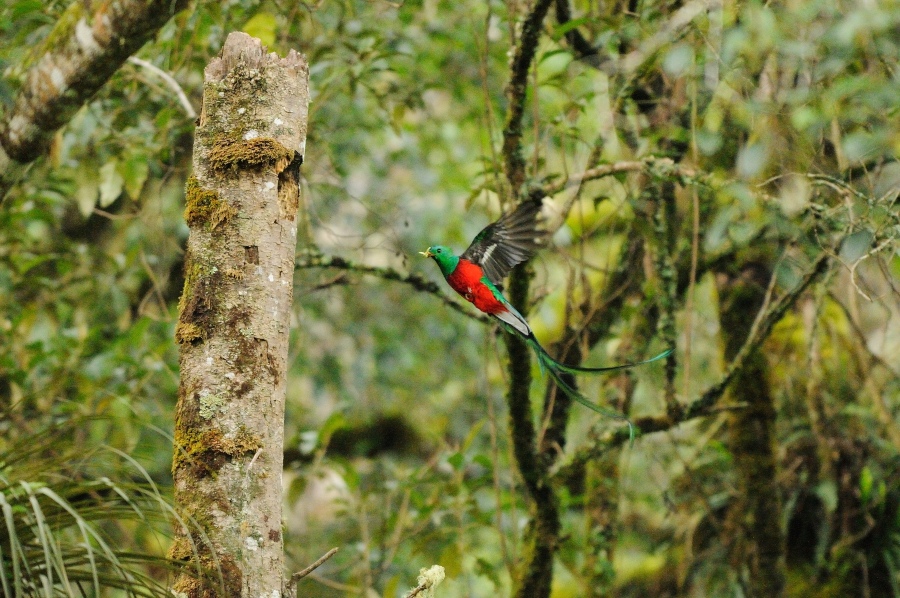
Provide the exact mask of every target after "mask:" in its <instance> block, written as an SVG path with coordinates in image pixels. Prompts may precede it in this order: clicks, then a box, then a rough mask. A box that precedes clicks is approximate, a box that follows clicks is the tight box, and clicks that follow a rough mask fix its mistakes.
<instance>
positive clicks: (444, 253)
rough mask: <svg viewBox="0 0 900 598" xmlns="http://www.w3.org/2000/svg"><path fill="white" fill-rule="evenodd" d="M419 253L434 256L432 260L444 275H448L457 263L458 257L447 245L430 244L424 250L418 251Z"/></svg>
mask: <svg viewBox="0 0 900 598" xmlns="http://www.w3.org/2000/svg"><path fill="white" fill-rule="evenodd" d="M419 253H421V254H422V255H424V256H425V257H430V258H434V261H436V262H437V265H438V267H439V268H440V269H441V273H442V274H443V275H444V276H449V275H450V274H451V273H452V272H453V271H454V270H455V269H456V265H457V264H458V263H459V257H458V256H456V255H454V254H453V250H452V249H450V248H449V247H444V246H443V245H432V246H431V247H429V248H428V249H426V250H425V251H420V252H419Z"/></svg>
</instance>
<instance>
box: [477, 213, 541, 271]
mask: <svg viewBox="0 0 900 598" xmlns="http://www.w3.org/2000/svg"><path fill="white" fill-rule="evenodd" d="M542 202H543V198H537V199H529V200H527V201H524V202H522V203H520V204H519V205H518V206H516V209H515V210H513V211H512V212H510V213H508V214H504V215H503V216H501V217H500V219H499V220H497V222H494V223H493V224H489V225H487V226H486V227H484V229H483V230H482V231H481V232H480V233H478V234H477V235H475V239H473V240H472V244H471V245H469V248H468V249H466V250H465V251H464V252H463V254H462V255H461V256H460V257H461V258H463V259H466V260H469V261H470V262H474V263H476V264H478V265H479V266H481V269H482V270H484V274H485V276H487V278H488V280H490V281H491V282H492V283H494V284H500V281H502V280H503V277H504V276H506V275H507V274H508V273H509V271H510V270H511V269H512V267H513V266H515V265H516V264H518V263H520V262H524V261H525V260H527V259H528V258H530V257H531V256H532V255H534V252H535V251H537V250H538V249H539V248H540V247H541V245H542V244H543V242H544V239H545V237H546V232H545V231H540V230H538V228H537V216H538V213H539V212H540V211H541V205H542Z"/></svg>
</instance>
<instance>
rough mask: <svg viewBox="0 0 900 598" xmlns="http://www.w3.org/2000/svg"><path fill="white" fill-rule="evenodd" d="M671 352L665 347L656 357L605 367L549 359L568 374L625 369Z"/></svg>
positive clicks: (651, 361) (649, 361)
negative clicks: (592, 366) (591, 366)
mask: <svg viewBox="0 0 900 598" xmlns="http://www.w3.org/2000/svg"><path fill="white" fill-rule="evenodd" d="M538 346H540V345H538ZM541 350H543V348H541ZM671 354H672V349H666V350H665V351H663V352H662V353H660V354H659V355H657V356H656V357H651V358H650V359H645V360H644V361H638V362H635V363H623V364H621V365H611V366H607V367H605V368H583V367H579V366H576V365H566V364H564V363H560V362H558V361H556V360H555V359H553V358H552V357H550V360H551V361H553V363H554V364H556V367H557V368H559V369H560V370H562V371H564V372H569V373H570V374H598V373H600V372H614V371H616V370H627V369H628V368H633V367H635V366H638V365H644V364H646V363H653V362H654V361H657V360H659V359H663V358H665V357H668V356H669V355H671ZM548 357H549V355H548Z"/></svg>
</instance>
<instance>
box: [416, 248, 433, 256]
mask: <svg viewBox="0 0 900 598" xmlns="http://www.w3.org/2000/svg"><path fill="white" fill-rule="evenodd" d="M419 253H420V254H421V255H424V256H425V257H432V256H434V254H433V253H431V252H430V251H428V250H427V249H426V250H425V251H420V252H419Z"/></svg>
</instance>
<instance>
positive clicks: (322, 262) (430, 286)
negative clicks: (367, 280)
mask: <svg viewBox="0 0 900 598" xmlns="http://www.w3.org/2000/svg"><path fill="white" fill-rule="evenodd" d="M301 256H302V257H301V259H300V260H298V261H297V262H295V264H294V269H295V270H303V269H308V268H332V269H335V270H345V271H348V272H359V273H360V274H369V275H371V276H377V277H378V278H381V279H383V280H392V281H394V282H401V283H403V284H407V285H409V286H411V287H412V288H414V289H416V290H417V291H422V292H424V293H429V294H431V295H434V296H435V297H437V298H438V299H440V300H441V301H443V302H444V303H445V304H446V305H448V306H449V307H451V308H452V309H454V310H456V311H458V312H459V313H461V314H463V315H464V316H467V317H469V318H471V319H473V320H476V321H478V322H481V323H482V324H489V323H490V320H489V319H488V318H486V317H484V316H481V315H479V314H476V313H475V312H473V311H472V310H470V309H467V308H466V306H464V305H462V304H460V303H458V302H456V301H454V300H453V299H451V298H450V297H448V296H447V294H446V293H444V292H443V291H441V289H440V288H439V287H438V285H437V284H435V283H434V282H432V281H430V280H428V279H427V278H424V277H423V276H420V275H418V274H413V273H409V272H407V273H404V272H399V271H397V270H394V269H393V268H383V267H380V266H369V265H366V264H359V263H356V262H352V261H350V260H347V259H344V258H342V257H338V256H335V255H331V256H328V255H323V254H321V253H313V252H306V253H303V254H301Z"/></svg>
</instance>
